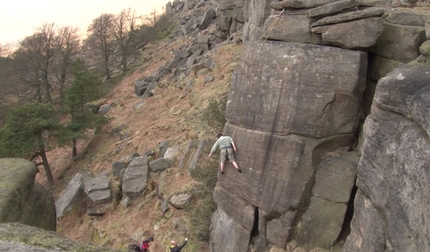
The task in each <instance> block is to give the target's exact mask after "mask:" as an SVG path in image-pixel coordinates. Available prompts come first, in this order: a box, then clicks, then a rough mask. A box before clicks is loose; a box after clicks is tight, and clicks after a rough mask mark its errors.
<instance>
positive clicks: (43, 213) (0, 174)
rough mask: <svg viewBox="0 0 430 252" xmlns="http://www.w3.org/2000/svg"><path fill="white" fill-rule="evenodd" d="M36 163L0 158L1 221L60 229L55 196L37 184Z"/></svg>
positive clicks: (47, 228)
mask: <svg viewBox="0 0 430 252" xmlns="http://www.w3.org/2000/svg"><path fill="white" fill-rule="evenodd" d="M36 173H37V170H36V167H35V165H34V164H33V162H30V161H28V160H25V159H18V158H4V159H0V188H1V190H0V222H1V223H8V222H19V223H22V224H26V225H31V226H35V227H39V228H43V229H46V230H53V231H55V230H56V227H57V222H56V220H57V219H56V214H55V203H54V198H53V197H52V195H51V194H50V193H49V192H47V191H46V190H45V189H44V188H43V187H42V186H41V185H40V184H38V183H37V182H35V176H36Z"/></svg>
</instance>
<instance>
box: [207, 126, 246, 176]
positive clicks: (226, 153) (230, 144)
mask: <svg viewBox="0 0 430 252" xmlns="http://www.w3.org/2000/svg"><path fill="white" fill-rule="evenodd" d="M217 137H218V140H217V141H216V142H215V143H214V145H213V146H212V149H211V152H210V153H209V155H208V157H209V158H210V157H211V156H212V154H213V153H214V152H215V151H216V150H217V149H218V148H219V149H221V155H220V164H219V167H220V170H221V174H224V163H225V161H226V160H227V157H228V160H229V161H230V163H232V164H233V166H234V167H235V168H236V170H237V171H238V172H239V173H241V172H242V170H241V169H240V168H239V166H238V165H237V163H236V160H235V159H234V153H233V150H234V152H237V148H236V144H235V143H234V141H233V138H231V137H229V136H224V135H223V134H221V133H220V134H218V135H217Z"/></svg>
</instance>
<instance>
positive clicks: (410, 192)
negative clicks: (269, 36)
mask: <svg viewBox="0 0 430 252" xmlns="http://www.w3.org/2000/svg"><path fill="white" fill-rule="evenodd" d="M429 107H430V69H429V68H426V67H422V66H402V67H399V68H397V69H395V70H394V71H393V72H391V73H390V74H388V75H387V76H386V77H385V78H382V79H381V80H380V81H379V82H378V85H377V88H376V93H375V99H374V102H373V105H372V110H371V114H370V115H369V116H368V117H367V119H366V122H365V124H364V144H363V152H362V157H361V159H360V162H359V165H358V179H357V187H358V193H357V194H358V196H357V198H356V200H355V210H354V217H353V220H352V225H351V229H352V230H351V235H350V236H349V237H348V239H347V241H346V243H345V249H344V251H348V252H354V251H368V252H372V251H374V252H376V251H383V250H387V248H388V250H389V251H430V239H429V235H428V234H429V233H430V225H429V221H428V220H429V219H430V214H429V212H428V206H429V204H430V196H429V193H428V192H429V190H430V186H429V185H430V175H429V172H428V167H430V151H429V150H430V138H429V136H430V123H429V122H430V116H429Z"/></svg>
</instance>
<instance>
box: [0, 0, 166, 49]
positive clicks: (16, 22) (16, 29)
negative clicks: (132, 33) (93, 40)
mask: <svg viewBox="0 0 430 252" xmlns="http://www.w3.org/2000/svg"><path fill="white" fill-rule="evenodd" d="M169 1H170V0H141V1H136V0H120V1H112V0H104V1H101V0H74V1H71V0H62V1H53V0H39V1H34V0H21V1H20V0H15V1H8V2H5V3H4V4H2V8H1V9H0V44H2V45H6V44H16V43H18V42H19V41H20V40H22V39H24V38H25V37H27V36H31V35H32V34H33V33H34V32H35V29H37V28H38V27H41V26H42V25H43V24H45V23H55V24H56V25H58V26H59V27H60V26H72V27H77V28H79V30H80V33H81V34H82V35H83V34H86V30H87V27H88V26H89V25H90V24H91V21H92V20H93V19H94V18H97V17H98V16H100V15H101V14H102V13H110V14H118V13H119V12H121V10H123V9H128V8H131V9H132V10H135V11H136V14H137V15H146V14H149V13H150V12H151V11H152V10H154V9H157V10H159V11H161V8H162V7H164V6H165V5H166V3H168V2H169Z"/></svg>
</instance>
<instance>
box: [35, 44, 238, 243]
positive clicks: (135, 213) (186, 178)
mask: <svg viewBox="0 0 430 252" xmlns="http://www.w3.org/2000/svg"><path fill="white" fill-rule="evenodd" d="M191 39H192V38H191ZM191 39H180V40H177V41H167V40H164V41H158V42H156V43H154V44H149V45H147V46H146V47H145V50H144V51H143V53H142V54H141V55H140V59H142V62H143V63H142V64H141V65H139V66H137V67H135V68H133V69H132V70H130V71H129V72H128V73H127V74H125V76H123V77H122V78H121V79H120V81H119V84H118V85H116V86H115V87H114V88H113V89H112V90H111V91H110V92H109V94H108V95H107V96H106V97H104V98H103V99H102V100H103V101H104V102H105V103H106V104H111V109H110V111H109V113H108V114H107V116H108V117H109V118H111V122H110V123H109V125H107V126H105V127H104V128H103V130H102V131H101V133H100V134H97V135H94V134H89V137H88V139H87V140H86V141H81V142H79V145H78V151H80V152H81V156H80V158H77V159H75V160H74V161H73V160H72V158H71V150H70V148H58V149H55V150H53V151H51V152H50V153H49V159H50V162H51V163H52V170H53V174H54V178H55V180H56V181H55V182H56V188H55V191H54V193H55V197H56V198H58V197H59V196H60V195H61V193H62V192H63V191H64V189H65V188H66V186H67V183H68V181H69V180H70V179H71V178H72V177H73V176H74V175H75V174H76V173H87V172H90V173H94V174H95V175H97V174H99V173H101V172H110V171H111V169H112V163H113V162H114V161H117V160H125V159H126V158H127V157H128V156H129V155H130V154H132V153H134V152H137V153H139V154H144V153H145V152H146V151H147V150H150V149H151V150H154V151H156V147H157V144H158V143H159V142H161V141H164V140H168V141H169V142H170V143H171V144H180V143H185V142H187V141H189V140H191V139H201V138H203V137H212V136H214V135H215V133H216V132H213V130H210V128H208V127H207V126H205V125H204V124H203V123H202V120H201V113H202V111H203V110H204V109H205V107H206V106H207V104H208V101H209V100H210V99H211V98H216V99H218V98H220V97H221V96H222V95H226V94H227V92H228V88H229V84H230V78H231V73H232V72H233V69H234V66H235V62H236V60H237V59H238V55H239V52H240V49H241V45H240V44H230V45H228V44H224V45H219V46H218V47H217V48H215V49H213V50H212V52H211V53H212V54H213V58H214V60H215V62H216V68H215V70H214V71H213V72H211V73H210V74H211V75H212V76H213V77H214V80H213V81H212V82H209V83H204V78H205V76H206V74H196V75H195V76H193V75H192V74H191V75H189V76H187V77H184V76H183V77H182V78H180V79H179V80H178V81H172V80H169V79H168V78H169V76H166V77H165V78H164V79H162V80H161V81H160V82H159V83H158V87H157V88H156V89H155V90H154V95H153V96H151V97H149V98H146V99H145V100H142V98H140V97H137V96H136V95H135V94H134V83H135V82H136V81H137V80H140V79H143V78H144V77H147V76H150V75H152V74H154V73H156V72H157V71H158V69H159V67H161V66H163V65H165V64H166V62H167V61H168V60H171V59H172V57H173V52H174V51H175V50H176V49H177V48H179V47H181V46H182V45H186V44H187V43H189V42H190V41H191ZM148 59H149V60H148ZM191 80H193V83H194V85H193V86H192V88H191V89H190V90H188V92H187V93H186V94H185V95H184V92H183V91H184V89H183V87H184V86H185V84H186V83H189V82H190V81H191ZM142 101H143V105H141V106H136V105H137V104H141V103H142ZM136 107H139V108H138V109H136ZM120 126H125V127H124V128H125V130H123V131H124V132H126V134H127V135H128V136H129V137H128V138H127V139H126V140H123V141H120V138H119V136H118V134H113V132H115V129H117V128H118V127H120ZM86 146H87V147H86ZM85 147H86V149H85ZM84 149H85V150H84ZM159 176H160V175H159V174H155V173H154V174H153V173H151V174H150V178H149V181H151V182H150V183H148V184H150V185H152V186H149V187H148V190H147V191H146V192H145V195H144V196H143V197H139V198H135V199H132V203H131V206H129V207H128V208H123V207H122V206H121V205H118V202H117V203H115V201H114V200H113V201H112V203H111V204H108V205H107V206H106V207H105V208H106V209H105V214H104V216H101V217H90V216H88V215H87V213H86V208H85V207H84V206H82V207H80V208H79V209H76V210H74V211H72V212H71V213H69V214H67V215H66V216H65V217H64V218H61V219H60V220H59V221H58V228H57V232H58V233H59V234H61V235H64V236H65V237H68V238H70V239H73V240H79V241H93V242H95V243H97V244H99V245H104V246H109V247H113V248H119V249H125V248H126V246H127V244H129V243H132V242H134V241H136V240H138V241H139V240H140V239H142V235H143V236H148V235H150V234H151V235H155V237H156V240H155V242H154V244H153V245H151V249H152V250H151V251H164V248H166V247H167V246H168V242H169V241H170V239H172V238H173V239H178V240H180V239H182V238H184V236H185V234H186V233H187V232H185V234H184V233H182V234H176V231H175V229H174V228H173V227H174V225H175V221H176V222H177V221H178V219H177V218H178V217H181V218H180V219H183V220H187V219H188V217H187V215H189V214H190V211H187V210H175V209H174V208H171V209H170V211H169V212H168V213H167V214H165V215H164V214H163V213H162V211H161V210H160V209H159V203H160V202H159V200H158V199H157V197H155V196H154V192H155V186H156V184H157V183H158V180H159ZM164 179H165V181H166V184H167V185H169V186H168V187H169V188H168V190H169V191H171V192H174V191H184V190H186V189H187V188H189V186H190V185H191V184H192V183H193V182H192V179H191V178H190V175H189V174H188V173H187V172H184V171H183V170H182V171H181V170H178V169H174V168H173V169H170V170H169V172H167V175H166V177H165V178H164ZM37 180H38V181H39V182H41V183H42V184H45V183H46V181H44V180H45V176H44V174H40V175H39V176H38V178H37ZM169 181H171V182H172V183H170V182H169ZM118 185H119V181H118V179H116V180H115V179H113V177H111V190H112V191H113V195H115V193H116V192H118V188H119V187H118ZM113 197H115V196H113ZM193 202H195V200H194V199H193ZM193 202H192V204H193ZM208 218H210V216H208ZM193 243H194V245H193ZM188 247H189V249H191V250H189V251H199V250H200V251H205V249H204V247H205V245H204V244H198V242H197V241H193V240H190V242H189V245H188Z"/></svg>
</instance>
